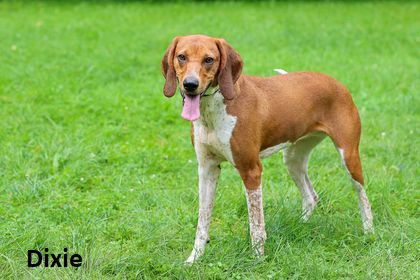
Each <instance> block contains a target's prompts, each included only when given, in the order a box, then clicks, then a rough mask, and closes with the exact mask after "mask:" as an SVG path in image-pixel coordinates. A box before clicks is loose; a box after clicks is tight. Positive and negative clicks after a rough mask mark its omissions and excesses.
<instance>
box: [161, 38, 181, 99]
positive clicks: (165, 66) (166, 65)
mask: <svg viewBox="0 0 420 280" xmlns="http://www.w3.org/2000/svg"><path fill="white" fill-rule="evenodd" d="M178 39H179V38H178V37H175V38H174V39H173V40H172V43H171V44H170V45H169V47H168V49H167V50H166V53H165V55H164V56H163V58H162V73H163V76H164V77H165V79H166V81H165V87H164V88H163V94H165V96H166V97H172V96H174V94H175V91H176V73H175V68H174V55H175V49H176V45H177V43H178Z"/></svg>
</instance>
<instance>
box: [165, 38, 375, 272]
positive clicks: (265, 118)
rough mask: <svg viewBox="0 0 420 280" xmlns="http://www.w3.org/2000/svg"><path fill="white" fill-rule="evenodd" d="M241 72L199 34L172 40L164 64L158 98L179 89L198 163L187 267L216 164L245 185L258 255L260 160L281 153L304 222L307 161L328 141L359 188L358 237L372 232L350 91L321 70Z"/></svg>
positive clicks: (202, 241)
mask: <svg viewBox="0 0 420 280" xmlns="http://www.w3.org/2000/svg"><path fill="white" fill-rule="evenodd" d="M242 67H243V62H242V59H241V57H240V55H239V54H238V53H237V52H236V51H235V50H234V49H233V48H232V47H231V46H230V45H229V44H228V43H227V42H226V41H225V40H223V39H216V38H211V37H207V36H203V35H193V36H184V37H175V38H174V39H173V41H172V43H171V44H170V46H169V47H168V49H167V50H166V53H165V55H164V56H163V59H162V72H163V76H164V77H165V86H164V89H163V92H164V95H165V96H166V97H172V96H174V94H175V92H176V89H177V87H178V84H179V88H180V93H181V96H182V98H183V109H182V113H181V116H182V117H183V118H184V119H186V120H188V121H191V122H192V130H191V138H192V143H193V146H194V149H195V152H196V155H197V161H198V175H199V214H198V225H197V231H196V237H195V242H194V247H193V250H192V252H191V255H190V256H189V257H188V259H187V260H186V263H187V264H191V263H193V262H194V261H196V260H197V259H198V258H199V257H200V256H201V255H202V254H203V252H204V248H205V245H206V243H207V242H208V241H209V224H210V218H211V212H212V208H213V201H214V196H215V192H216V185H217V181H218V178H219V174H220V171H221V168H220V163H221V162H222V161H229V162H230V163H231V164H233V165H234V167H235V168H236V169H237V171H238V172H239V174H240V176H241V178H242V180H243V183H244V185H245V190H246V199H247V204H248V215H249V226H250V236H251V243H252V247H253V248H254V250H255V252H256V254H257V255H263V254H264V242H265V240H266V232H265V223H264V213H263V202H262V183H261V176H262V170H263V168H262V164H261V159H263V158H266V157H268V156H270V155H272V154H274V153H276V152H278V151H280V150H283V151H284V157H283V158H284V162H285V165H286V167H287V169H288V172H289V173H290V175H291V177H292V179H293V181H294V182H295V184H296V186H297V187H298V188H299V191H300V192H301V195H302V219H303V220H304V221H307V220H308V219H309V217H310V216H311V214H312V212H313V211H314V208H315V206H316V204H317V201H318V195H317V193H316V192H315V190H314V188H313V186H312V183H311V181H310V180H309V176H308V161H309V156H310V153H311V151H312V149H313V148H314V147H315V146H316V145H317V144H319V143H320V142H321V141H322V140H323V139H324V138H325V137H326V136H328V137H330V138H331V139H332V141H333V143H334V144H335V147H336V149H337V151H338V152H339V154H340V156H341V158H342V161H343V164H344V166H345V167H346V169H347V171H348V173H349V174H350V177H351V180H352V183H353V186H354V187H355V189H356V190H357V194H358V196H359V208H360V213H361V217H362V224H363V229H364V232H365V233H370V232H373V217H372V212H371V207H370V204H369V200H368V198H367V195H366V192H365V190H364V180H363V174H362V166H361V162H360V157H359V141H360V134H361V123H360V118H359V114H358V110H357V108H356V106H355V104H354V102H353V100H352V97H351V95H350V92H349V90H347V89H346V88H345V87H344V86H343V85H342V84H341V83H339V82H338V81H336V80H334V79H332V78H331V77H329V76H327V75H324V74H321V73H312V72H294V73H287V72H285V71H284V70H281V69H277V72H279V73H280V75H276V76H273V77H253V76H246V75H243V74H242Z"/></svg>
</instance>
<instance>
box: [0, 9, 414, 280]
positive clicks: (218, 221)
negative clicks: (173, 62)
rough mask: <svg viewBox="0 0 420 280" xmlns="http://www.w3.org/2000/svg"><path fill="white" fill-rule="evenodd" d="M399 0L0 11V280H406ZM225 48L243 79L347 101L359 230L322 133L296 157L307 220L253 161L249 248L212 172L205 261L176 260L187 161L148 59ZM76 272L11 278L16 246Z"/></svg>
mask: <svg viewBox="0 0 420 280" xmlns="http://www.w3.org/2000/svg"><path fill="white" fill-rule="evenodd" d="M419 14H420V5H419V4H418V3H416V2H405V3H403V2H401V3H398V2H372V3H363V2H356V3H348V2H345V1H343V2H303V1H299V2H280V3H273V2H267V3H264V2H263V3H252V2H247V3H240V2H235V3H163V2H159V3H157V4H156V3H155V4H153V3H141V2H135V1H128V2H123V3H119V2H117V1H105V2H103V3H100V2H96V3H84V2H81V1H80V2H79V1H46V2H32V1H25V2H17V1H3V2H0V120H1V124H0V278H1V279H30V278H38V279H81V278H82V279H107V278H109V279H111V278H117V279H133V278H138V279H229V278H230V279H279V278H291V279H328V278H330V279H331V278H346V279H419V277H420V275H419V256H420V254H419V204H418V203H419V198H420V193H419V160H420V158H419V149H420V145H419V133H420V131H419V120H420V118H419V117H420V116H419V115H420V107H419V101H420V100H419V70H420V69H419V38H420V37H419V36H420V34H419V29H420V20H419V17H418V15H419ZM188 34H207V35H210V36H215V37H222V38H225V39H226V40H227V41H228V42H230V43H231V44H232V45H233V46H234V47H235V48H236V50H238V52H239V53H240V54H241V56H242V58H243V60H244V63H245V67H244V73H246V74H250V75H259V76H269V75H274V74H275V73H274V72H273V70H272V69H273V68H283V69H285V70H287V71H320V72H324V73H327V74H329V75H331V76H333V77H335V78H336V79H338V80H340V81H342V82H343V83H344V84H345V85H346V86H347V87H348V88H349V89H350V90H351V92H352V94H353V97H354V100H355V103H356V104H357V106H358V108H359V110H360V114H361V119H362V124H363V134H362V141H361V157H362V162H363V167H364V172H365V178H366V180H365V181H366V182H367V184H366V189H367V193H368V196H369V198H370V200H371V204H372V209H373V213H374V223H375V229H376V233H375V234H374V235H370V236H364V235H363V233H362V227H361V221H360V217H359V212H358V207H357V196H356V194H355V191H354V189H353V187H352V185H351V183H350V180H349V178H348V177H347V174H346V172H345V170H344V169H343V168H342V166H341V161H340V158H339V156H338V154H337V153H336V151H335V149H334V146H333V144H332V143H331V141H330V140H325V141H324V142H323V143H322V144H321V145H320V146H318V148H317V149H316V150H315V152H314V153H313V155H312V158H311V162H310V167H309V174H310V177H311V179H312V181H313V183H314V186H315V189H316V190H317V192H318V194H319V196H320V202H319V204H318V207H317V209H316V210H315V213H314V215H313V216H312V218H311V219H310V221H309V222H308V223H302V222H301V221H300V219H299V217H300V209H301V205H300V203H301V200H300V194H299V192H298V190H297V188H296V187H295V186H294V184H293V182H292V180H291V178H290V177H289V175H288V174H287V171H286V169H285V167H284V165H283V161H282V155H281V154H277V155H275V156H272V157H271V158H269V159H266V160H264V180H263V181H264V207H265V215H266V230H267V235H268V239H267V242H266V255H265V257H263V258H255V257H254V256H253V253H252V250H251V248H250V239H249V236H248V222H247V219H248V218H247V208H246V201H245V195H244V190H243V185H242V183H241V180H240V177H239V175H238V174H237V173H236V171H235V170H234V168H233V167H232V166H230V165H229V164H223V165H222V176H221V181H220V183H219V187H218V193H217V199H216V202H215V209H214V216H213V220H212V224H211V229H210V235H211V242H210V243H209V244H208V246H207V248H206V253H205V255H204V257H203V258H202V259H201V260H200V261H199V262H198V263H196V264H195V265H193V266H191V267H186V266H184V265H183V261H184V260H185V259H186V258H187V256H188V255H189V253H190V250H191V249H192V245H193V241H194V235H195V227H196V223H197V208H198V201H197V195H198V190H197V167H196V160H195V154H194V151H193V148H192V146H191V143H190V124H189V123H188V122H187V121H184V120H182V119H181V117H180V113H181V98H180V96H179V94H177V95H176V97H174V98H172V99H167V98H165V97H164V96H163V94H162V87H163V81H164V80H163V77H162V75H161V69H160V61H161V58H162V56H163V54H164V51H165V50H166V47H167V46H168V45H169V43H170V42H171V40H172V38H173V37H174V36H176V35H188ZM43 248H49V252H50V253H55V254H58V253H63V248H68V249H69V253H71V254H72V253H78V254H80V255H81V256H82V257H83V265H82V267H80V268H78V269H75V268H72V267H68V268H57V267H55V268H41V267H39V268H28V267H27V250H30V249H38V250H43Z"/></svg>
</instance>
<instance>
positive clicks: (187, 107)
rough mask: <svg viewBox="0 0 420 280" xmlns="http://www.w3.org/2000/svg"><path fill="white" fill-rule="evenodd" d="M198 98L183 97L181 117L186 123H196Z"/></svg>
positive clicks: (198, 116) (198, 113)
mask: <svg viewBox="0 0 420 280" xmlns="http://www.w3.org/2000/svg"><path fill="white" fill-rule="evenodd" d="M200 97H201V94H199V95H188V94H185V95H184V106H183V107H182V114H181V116H182V117H183V118H184V119H186V120H188V121H196V120H198V119H199V118H200Z"/></svg>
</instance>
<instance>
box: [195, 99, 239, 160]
mask: <svg viewBox="0 0 420 280" xmlns="http://www.w3.org/2000/svg"><path fill="white" fill-rule="evenodd" d="M200 114H201V117H200V119H199V120H197V121H194V122H193V125H194V141H195V143H197V144H201V145H203V146H204V147H205V148H206V149H208V150H209V151H211V152H212V153H213V154H215V155H217V156H219V157H221V158H223V159H225V160H228V161H230V162H231V163H233V156H232V150H231V145H230V140H231V138H232V132H233V129H234V128H235V125H236V120H237V117H235V116H232V115H229V114H228V113H227V111H226V105H225V104H224V102H223V96H222V95H221V94H220V93H219V92H218V93H216V94H214V96H209V97H202V100H201V104H200Z"/></svg>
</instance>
